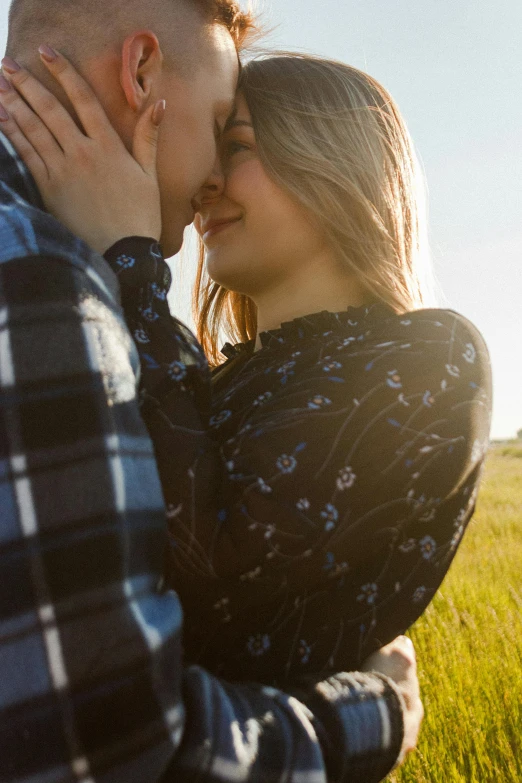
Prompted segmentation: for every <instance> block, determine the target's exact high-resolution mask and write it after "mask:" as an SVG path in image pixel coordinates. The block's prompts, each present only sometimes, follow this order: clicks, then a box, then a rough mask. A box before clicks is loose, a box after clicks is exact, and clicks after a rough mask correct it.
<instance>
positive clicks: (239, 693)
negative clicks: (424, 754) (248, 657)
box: [0, 256, 403, 783]
mask: <svg viewBox="0 0 522 783" xmlns="http://www.w3.org/2000/svg"><path fill="white" fill-rule="evenodd" d="M0 317H1V322H0V394H1V406H0V429H1V435H0V444H1V449H2V451H1V463H0V464H1V466H2V471H1V474H0V498H1V506H0V508H1V529H0V569H1V573H2V587H1V593H0V595H1V600H0V659H1V662H2V673H3V677H2V685H1V686H0V773H1V774H0V777H2V779H3V780H5V781H10V782H11V781H12V782H14V781H24V780H29V779H32V780H42V781H43V780H52V781H53V783H69V781H71V782H72V781H78V780H81V781H85V783H87V781H96V783H98V781H100V782H101V781H103V782H104V783H121V781H122V780H125V781H126V783H132V782H133V781H136V783H143V781H155V780H158V779H159V778H160V777H161V776H162V774H163V773H164V771H165V769H166V768H167V766H168V764H169V762H171V766H170V767H169V770H170V771H172V770H174V771H175V772H176V773H177V772H178V771H183V775H184V777H183V780H189V779H190V778H189V777H188V775H189V774H190V773H192V774H193V775H194V777H197V779H198V780H205V781H214V780H222V781H225V780H231V779H232V780H240V779H241V780H262V781H269V780H271V779H274V780H280V779H281V777H282V776H283V777H286V779H288V780H298V779H299V780H310V781H312V780H314V781H319V780H325V779H326V767H325V759H326V762H328V763H329V765H330V766H329V769H331V770H332V774H331V775H330V779H331V780H337V779H339V780H357V778H356V777H354V776H350V773H349V769H350V763H351V760H350V758H349V756H350V754H351V757H352V760H353V765H354V766H353V767H352V768H353V769H355V768H356V766H355V765H359V766H360V765H361V764H365V765H366V766H365V769H366V770H370V774H367V775H366V776H365V777H364V780H365V781H371V780H379V779H380V777H382V776H383V775H384V774H386V772H387V771H388V770H389V768H391V766H392V765H393V763H394V761H395V759H396V758H397V755H398V752H399V748H400V745H401V742H402V736H403V728H402V717H401V710H402V704H401V700H400V697H399V696H398V693H397V692H396V690H395V688H394V687H393V685H392V684H391V683H390V682H389V681H386V679H380V678H379V677H376V676H375V675H371V674H370V675H365V676H363V677H362V679H361V678H358V677H352V678H350V676H349V675H344V676H341V677H339V678H337V683H338V684H334V685H333V686H332V682H333V681H331V683H330V685H329V686H328V687H333V691H332V692H330V693H328V687H325V688H323V689H321V688H318V686H310V687H309V688H308V689H307V690H306V691H303V694H302V695H300V696H301V698H302V699H303V700H305V701H306V699H308V698H309V699H310V704H311V706H312V708H313V709H314V710H316V714H315V715H314V714H313V713H312V712H311V711H310V710H308V709H307V708H306V707H305V706H304V705H303V704H302V703H301V702H299V701H298V700H297V699H296V698H295V697H291V696H288V695H284V694H279V693H276V692H272V691H267V690H264V689H262V688H259V687H256V686H232V685H227V684H225V683H222V682H220V681H218V680H216V679H215V678H213V677H211V676H210V675H208V674H206V673H205V672H203V671H201V670H199V669H189V670H187V671H185V672H183V670H182V666H181V661H180V652H181V641H180V632H181V610H180V606H179V602H178V599H177V597H176V595H175V594H174V593H172V592H169V593H164V594H161V593H159V591H158V589H157V585H158V582H159V579H160V575H161V570H162V551H163V544H164V525H165V522H164V506H163V501H162V497H161V490H160V485H159V480H158V476H157V471H156V466H155V462H154V458H153V452H152V446H151V443H150V440H149V438H148V436H147V434H146V430H145V428H144V425H143V423H142V421H141V418H140V415H139V411H138V406H137V403H136V399H135V381H136V373H137V356H136V353H135V349H134V346H133V343H132V340H131V338H130V336H129V334H128V332H127V330H126V329H125V327H124V325H123V322H122V320H121V317H120V313H119V308H118V307H117V305H116V303H115V301H114V298H113V297H112V295H111V292H110V291H109V290H108V289H107V288H106V287H104V286H103V285H102V284H101V282H100V281H99V280H97V278H96V275H95V274H94V273H93V271H92V269H91V270H89V269H86V268H85V266H84V265H83V266H82V264H80V263H78V264H76V263H75V262H73V261H69V260H66V259H60V258H52V257H42V256H35V257H29V258H21V259H17V260H13V261H9V262H7V263H3V264H1V265H0ZM346 678H348V679H346ZM340 736H343V744H342V745H341V746H340V747H341V748H342V751H341V754H342V756H343V765H342V775H339V776H338V775H337V774H336V773H334V769H337V768H339V769H341V767H337V763H335V758H336V756H337V755H338V754H337V748H338V747H339V746H338V739H339V737H340ZM368 753H369V754H370V757H371V758H370V760H369V762H368ZM172 759H174V760H173V761H172ZM329 759H330V760H329ZM344 762H346V763H344ZM372 769H373V770H374V773H371V770H372ZM381 773H382V774H381ZM372 774H373V775H374V776H373V777H372ZM166 779H168V778H166ZM172 779H173V780H174V779H175V780H180V779H181V778H180V776H179V774H177V775H176V774H174V776H173V777H172Z"/></svg>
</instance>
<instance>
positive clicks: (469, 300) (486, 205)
mask: <svg viewBox="0 0 522 783" xmlns="http://www.w3.org/2000/svg"><path fill="white" fill-rule="evenodd" d="M43 1H44V0H42V2H43ZM257 7H258V9H259V10H260V11H261V12H262V20H263V23H264V25H265V27H266V28H268V29H271V30H272V32H271V33H270V34H269V35H268V37H267V38H266V39H265V41H263V45H270V46H274V47H279V48H285V49H292V50H295V49H300V50H305V51H308V52H314V53H317V54H323V55H328V56H330V57H334V58H337V59H340V60H344V61H345V62H348V63H350V64H351V65H354V66H356V67H357V68H361V69H363V70H365V71H367V72H368V73H370V74H371V75H372V76H374V77H376V78H377V79H378V80H379V81H381V82H382V83H383V84H384V86H385V87H386V88H387V89H388V90H389V91H390V92H391V93H392V95H393V96H394V98H395V99H396V100H397V102H398V104H399V106H400V108H401V110H402V113H403V115H404V116H405V117H406V120H407V123H408V125H409V128H410V131H411V133H412V136H413V138H414V141H415V143H416V147H417V151H418V154H419V156H420V158H421V161H422V163H423V165H424V169H425V172H426V177H427V181H428V189H429V207H430V226H431V233H430V236H431V247H432V254H433V260H434V264H435V270H436V275H437V279H438V281H439V284H440V286H441V288H442V292H443V294H444V298H443V299H442V300H441V304H442V306H446V307H451V308H453V309H455V310H458V311H459V312H461V313H463V314H464V315H466V316H467V317H468V318H470V319H471V320H472V321H473V322H474V323H475V324H476V325H477V326H478V328H479V329H480V330H481V331H482V333H483V334H484V336H485V338H486V341H487V343H488V345H489V348H490V351H491V355H492V360H493V371H494V380H495V409H494V419H493V437H494V438H495V439H498V440H502V439H508V438H513V437H515V435H516V432H517V430H519V429H520V428H522V348H521V341H522V220H521V216H522V100H521V98H522V47H521V45H520V32H521V30H522V3H521V2H520V0H496V2H495V3H490V2H486V0H458V2H457V3H456V2H455V1H454V0H437V1H436V2H433V0H321V2H320V3H318V2H317V0H262V1H261V2H258V3H257ZM8 10H9V0H0V51H1V53H2V54H3V52H4V48H5V40H6V35H7V15H8ZM194 267H195V256H194V243H193V240H192V239H191V238H190V236H189V241H188V243H187V248H186V249H185V250H184V251H183V253H182V259H181V261H180V259H178V258H177V257H176V258H175V259H173V268H177V269H176V276H175V277H176V284H175V285H174V286H173V291H172V295H171V304H172V309H173V311H174V312H175V314H176V315H178V317H180V318H181V319H182V320H184V321H185V322H187V323H189V324H191V323H192V322H191V316H190V289H191V285H192V273H193V271H194Z"/></svg>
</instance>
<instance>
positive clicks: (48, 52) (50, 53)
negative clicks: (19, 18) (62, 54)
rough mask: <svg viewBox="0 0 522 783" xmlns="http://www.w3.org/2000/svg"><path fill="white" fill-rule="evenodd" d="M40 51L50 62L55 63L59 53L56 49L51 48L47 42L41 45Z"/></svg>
mask: <svg viewBox="0 0 522 783" xmlns="http://www.w3.org/2000/svg"><path fill="white" fill-rule="evenodd" d="M38 51H39V52H40V54H41V55H42V57H43V59H44V60H45V61H46V62H48V63H53V62H54V61H55V60H56V58H57V57H58V54H57V53H56V52H55V51H54V49H51V47H50V46H47V45H46V44H42V45H41V46H39V47H38Z"/></svg>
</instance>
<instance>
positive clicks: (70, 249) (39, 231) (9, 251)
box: [0, 180, 118, 299]
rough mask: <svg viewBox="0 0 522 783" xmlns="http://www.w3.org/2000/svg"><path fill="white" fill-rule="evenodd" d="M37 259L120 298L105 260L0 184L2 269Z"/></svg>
mask: <svg viewBox="0 0 522 783" xmlns="http://www.w3.org/2000/svg"><path fill="white" fill-rule="evenodd" d="M36 256H42V257H44V258H53V259H55V260H59V261H61V262H63V263H64V264H67V265H69V266H70V267H72V268H73V269H76V270H77V271H79V272H81V273H83V274H85V275H86V276H87V277H88V278H89V279H90V280H91V282H92V283H94V284H95V285H96V286H98V287H101V288H102V289H104V290H105V293H106V294H109V295H110V297H111V298H115V299H117V298H118V295H117V282H116V280H115V276H114V273H113V272H112V270H111V269H110V267H109V266H108V264H107V263H106V262H105V260H104V259H103V258H101V257H100V256H98V254H97V253H94V252H93V251H92V250H91V249H90V248H89V246H88V245H87V244H86V243H85V242H83V241H82V240H81V239H79V238H78V237H76V236H74V234H72V233H71V232H70V231H68V230H67V228H65V226H63V225H62V224H61V223H59V222H58V221H57V220H55V219H54V218H53V217H52V215H50V214H48V213H47V212H44V211H43V210H42V209H39V208H38V207H37V206H35V205H33V204H30V203H29V202H28V201H26V200H25V199H24V198H23V197H21V196H20V195H19V194H18V193H16V192H15V191H14V190H13V189H12V188H10V187H9V186H8V185H7V184H6V183H5V182H3V181H2V180H0V266H1V265H3V264H6V263H9V262H11V261H15V260H16V261H19V260H20V259H24V258H34V257H36Z"/></svg>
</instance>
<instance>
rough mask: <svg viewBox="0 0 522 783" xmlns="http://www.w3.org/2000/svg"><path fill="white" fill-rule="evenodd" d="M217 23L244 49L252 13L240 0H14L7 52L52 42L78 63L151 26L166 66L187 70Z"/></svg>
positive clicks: (31, 51)
mask: <svg viewBox="0 0 522 783" xmlns="http://www.w3.org/2000/svg"><path fill="white" fill-rule="evenodd" d="M212 24H220V25H222V26H223V27H225V28H226V29H227V30H228V31H229V32H230V34H231V36H232V38H233V39H234V41H235V43H236V46H237V48H238V49H240V48H241V47H242V46H243V43H244V40H245V39H246V37H247V35H248V33H249V32H250V31H251V30H252V28H253V19H252V16H251V15H250V14H248V13H244V12H242V11H241V9H240V7H239V4H238V3H237V2H236V0H13V2H12V3H11V8H10V12H9V34H8V41H7V49H6V53H7V54H8V55H9V56H10V57H13V58H14V59H17V58H18V59H21V60H23V61H26V62H27V61H30V60H32V59H34V58H36V57H37V49H38V46H39V45H40V44H42V43H47V44H49V45H50V46H52V47H54V48H56V49H59V50H60V51H61V52H62V54H64V55H65V56H66V57H68V58H69V59H71V60H72V61H73V62H75V63H76V64H78V63H82V62H84V61H85V60H88V59H91V58H93V57H96V56H98V55H100V54H102V53H103V52H108V51H110V50H111V49H114V50H120V48H121V45H122V43H123V41H124V40H125V38H126V37H127V36H128V35H130V34H131V33H133V32H135V31H136V30H140V29H149V30H152V31H154V33H155V34H156V36H157V38H158V41H159V43H160V46H161V49H162V52H163V55H164V57H165V63H164V64H165V67H167V68H169V67H172V68H175V69H177V70H180V71H183V70H186V69H191V68H192V67H193V64H194V62H195V59H194V53H195V50H196V49H197V46H196V45H195V44H196V43H197V40H198V37H200V36H201V35H204V31H205V28H207V29H208V26H209V25H212Z"/></svg>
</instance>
